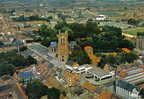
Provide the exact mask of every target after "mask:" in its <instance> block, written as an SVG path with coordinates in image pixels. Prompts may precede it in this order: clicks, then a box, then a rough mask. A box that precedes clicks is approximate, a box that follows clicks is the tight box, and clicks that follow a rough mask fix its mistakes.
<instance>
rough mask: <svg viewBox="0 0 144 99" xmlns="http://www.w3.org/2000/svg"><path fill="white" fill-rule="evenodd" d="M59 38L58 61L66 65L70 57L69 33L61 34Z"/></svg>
mask: <svg viewBox="0 0 144 99" xmlns="http://www.w3.org/2000/svg"><path fill="white" fill-rule="evenodd" d="M57 37H58V61H60V62H64V63H66V62H67V60H68V56H69V48H68V33H67V31H66V32H65V33H60V32H59V34H58V35H57Z"/></svg>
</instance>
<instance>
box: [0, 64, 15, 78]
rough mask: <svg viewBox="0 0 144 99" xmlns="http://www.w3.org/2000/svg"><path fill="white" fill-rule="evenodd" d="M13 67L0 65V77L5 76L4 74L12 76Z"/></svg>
mask: <svg viewBox="0 0 144 99" xmlns="http://www.w3.org/2000/svg"><path fill="white" fill-rule="evenodd" d="M14 71H15V70H14V67H13V65H11V64H8V63H1V64H0V76H2V75H5V74H10V75H12V74H13V73H14Z"/></svg>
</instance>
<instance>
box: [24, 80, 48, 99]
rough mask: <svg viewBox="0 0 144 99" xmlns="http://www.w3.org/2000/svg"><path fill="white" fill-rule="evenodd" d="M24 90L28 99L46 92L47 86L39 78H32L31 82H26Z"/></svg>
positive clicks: (37, 98)
mask: <svg viewBox="0 0 144 99" xmlns="http://www.w3.org/2000/svg"><path fill="white" fill-rule="evenodd" d="M25 90H26V94H27V96H28V98H29V99H40V97H42V96H44V95H46V94H47V90H48V88H47V87H46V86H45V85H43V84H42V83H41V82H40V81H39V80H32V82H30V83H28V84H27V87H26V89H25Z"/></svg>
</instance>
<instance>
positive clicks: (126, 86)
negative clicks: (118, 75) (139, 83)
mask: <svg viewBox="0 0 144 99" xmlns="http://www.w3.org/2000/svg"><path fill="white" fill-rule="evenodd" d="M116 86H118V87H120V88H123V89H125V90H128V91H132V90H133V89H134V88H135V86H134V85H132V84H130V83H128V82H126V81H123V80H118V81H117V82H116Z"/></svg>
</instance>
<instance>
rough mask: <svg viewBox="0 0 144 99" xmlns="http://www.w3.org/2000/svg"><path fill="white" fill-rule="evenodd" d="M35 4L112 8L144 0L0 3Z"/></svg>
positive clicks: (48, 0)
mask: <svg viewBox="0 0 144 99" xmlns="http://www.w3.org/2000/svg"><path fill="white" fill-rule="evenodd" d="M16 1H17V2H35V3H38V2H39V3H44V4H45V5H48V6H54V7H56V6H97V7H99V6H102V7H110V6H115V7H117V6H118V5H121V6H122V5H127V4H133V5H134V4H141V3H142V2H144V0H0V2H16Z"/></svg>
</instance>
